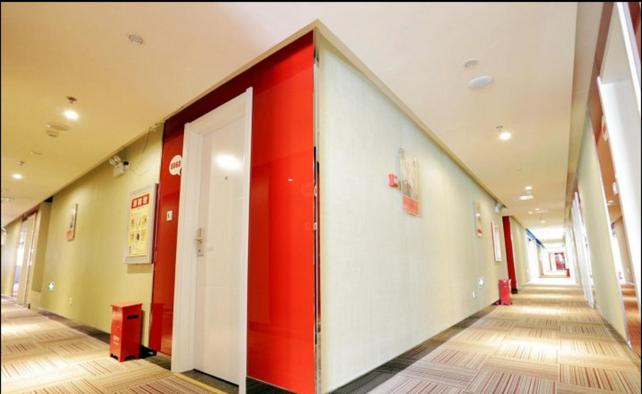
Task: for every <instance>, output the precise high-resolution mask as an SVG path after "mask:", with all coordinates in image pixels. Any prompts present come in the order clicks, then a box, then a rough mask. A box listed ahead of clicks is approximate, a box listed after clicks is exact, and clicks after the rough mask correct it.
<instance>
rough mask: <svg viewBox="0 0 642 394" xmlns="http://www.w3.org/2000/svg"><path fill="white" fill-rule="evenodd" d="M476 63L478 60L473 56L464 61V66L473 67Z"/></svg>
mask: <svg viewBox="0 0 642 394" xmlns="http://www.w3.org/2000/svg"><path fill="white" fill-rule="evenodd" d="M478 63H479V60H477V59H474V58H471V59H468V60H466V61H465V62H464V67H465V68H473V67H475V66H476V65H477V64H478Z"/></svg>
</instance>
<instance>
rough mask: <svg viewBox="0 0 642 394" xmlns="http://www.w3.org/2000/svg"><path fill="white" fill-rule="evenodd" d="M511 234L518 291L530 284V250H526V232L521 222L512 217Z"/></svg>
mask: <svg viewBox="0 0 642 394" xmlns="http://www.w3.org/2000/svg"><path fill="white" fill-rule="evenodd" d="M510 232H511V238H512V241H513V258H514V261H515V276H516V277H517V285H518V289H519V288H522V287H523V286H524V285H525V284H527V283H528V281H529V279H528V250H527V249H526V230H525V229H524V227H523V226H522V224H521V223H520V222H518V221H517V220H515V218H513V217H512V216H511V217H510Z"/></svg>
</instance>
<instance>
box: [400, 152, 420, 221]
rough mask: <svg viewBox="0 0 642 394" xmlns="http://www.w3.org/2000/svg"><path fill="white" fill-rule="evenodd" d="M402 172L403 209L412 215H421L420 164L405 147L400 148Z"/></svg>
mask: <svg viewBox="0 0 642 394" xmlns="http://www.w3.org/2000/svg"><path fill="white" fill-rule="evenodd" d="M399 166H400V170H401V171H400V172H401V183H400V185H399V186H400V189H401V194H402V195H403V209H404V210H405V211H406V212H407V213H408V214H410V215H414V216H418V215H419V168H418V167H419V164H418V163H417V158H416V157H413V156H410V155H409V154H408V153H407V152H406V151H405V150H403V148H400V149H399Z"/></svg>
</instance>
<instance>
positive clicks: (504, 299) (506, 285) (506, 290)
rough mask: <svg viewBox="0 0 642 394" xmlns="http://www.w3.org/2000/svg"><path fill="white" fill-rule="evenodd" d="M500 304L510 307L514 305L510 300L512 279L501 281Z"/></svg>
mask: <svg viewBox="0 0 642 394" xmlns="http://www.w3.org/2000/svg"><path fill="white" fill-rule="evenodd" d="M499 303H500V304H501V305H510V304H512V303H513V301H512V300H511V299H510V279H500V280H499Z"/></svg>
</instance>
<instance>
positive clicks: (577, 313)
mask: <svg viewBox="0 0 642 394" xmlns="http://www.w3.org/2000/svg"><path fill="white" fill-rule="evenodd" d="M478 315H481V316H473V317H471V318H469V319H466V320H464V321H463V322H461V323H459V324H458V325H455V326H454V327H452V328H451V329H448V330H446V331H444V333H441V334H439V335H438V336H437V337H435V338H431V340H429V341H427V342H426V343H425V344H422V345H421V346H419V347H417V348H415V349H413V350H411V351H409V352H408V353H406V354H404V355H402V356H400V357H398V358H396V359H395V360H393V361H391V362H389V363H387V364H385V365H384V366H382V367H380V368H378V369H377V370H375V371H373V372H371V373H369V374H367V375H366V376H364V377H362V378H360V379H357V380H356V381H354V382H352V383H351V384H349V385H346V386H344V387H342V388H341V389H339V390H337V392H338V393H341V394H344V393H345V394H348V393H350V394H353V393H359V394H361V393H395V394H396V393H399V394H400V393H569V394H570V393H592V394H597V393H640V358H639V357H638V356H637V355H636V354H634V353H633V352H632V351H631V350H630V349H629V348H628V347H627V346H626V344H625V343H624V342H623V341H622V340H621V339H618V338H617V337H616V336H615V334H614V331H613V330H612V328H611V327H610V326H609V325H608V324H607V323H605V322H604V320H603V319H602V317H601V316H600V315H599V313H598V312H597V311H596V310H594V309H591V308H589V306H588V305H587V303H586V302H585V301H584V298H583V296H582V293H581V289H580V288H579V287H576V286H560V285H557V286H545V285H541V284H538V285H530V286H526V287H524V288H523V289H522V290H520V292H519V294H516V295H513V305H510V306H492V307H489V308H487V310H485V311H484V312H483V313H480V314H478ZM440 337H441V338H440Z"/></svg>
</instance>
